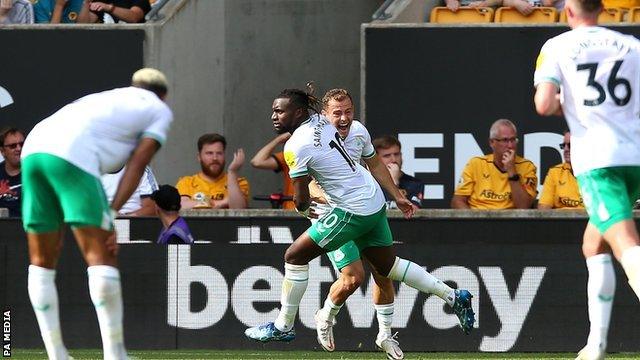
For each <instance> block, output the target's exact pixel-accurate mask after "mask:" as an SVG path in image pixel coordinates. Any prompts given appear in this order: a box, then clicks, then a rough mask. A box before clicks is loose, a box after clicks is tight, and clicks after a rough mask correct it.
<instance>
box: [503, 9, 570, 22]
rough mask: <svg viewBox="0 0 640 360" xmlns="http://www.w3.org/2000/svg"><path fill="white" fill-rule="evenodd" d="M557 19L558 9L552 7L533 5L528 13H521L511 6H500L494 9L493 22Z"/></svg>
mask: <svg viewBox="0 0 640 360" xmlns="http://www.w3.org/2000/svg"><path fill="white" fill-rule="evenodd" d="M557 20H558V11H557V10H556V9H555V8H552V7H534V8H533V12H532V13H531V14H529V15H522V14H521V13H520V12H519V11H518V10H516V9H515V8H512V7H500V8H498V10H496V16H495V19H494V22H496V23H511V24H523V23H534V24H535V23H537V24H540V23H554V22H556V21H557Z"/></svg>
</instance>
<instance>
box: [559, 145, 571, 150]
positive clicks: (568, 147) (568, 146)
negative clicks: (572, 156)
mask: <svg viewBox="0 0 640 360" xmlns="http://www.w3.org/2000/svg"><path fill="white" fill-rule="evenodd" d="M559 146H560V149H562V150H564V148H565V146H566V147H567V149H571V143H561V144H559Z"/></svg>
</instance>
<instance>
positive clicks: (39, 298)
mask: <svg viewBox="0 0 640 360" xmlns="http://www.w3.org/2000/svg"><path fill="white" fill-rule="evenodd" d="M55 279H56V271H55V270H51V269H47V268H43V267H40V266H35V265H29V275H28V278H27V290H28V292H29V299H30V300H31V306H33V311H34V312H35V313H36V319H38V325H39V327H40V334H41V335H42V341H44V347H45V348H46V349H47V355H48V356H49V359H52V360H61V359H67V358H68V357H69V353H68V352H67V348H66V347H65V346H64V343H63V342H62V332H61V331H60V315H59V313H58V290H57V289H56V282H55Z"/></svg>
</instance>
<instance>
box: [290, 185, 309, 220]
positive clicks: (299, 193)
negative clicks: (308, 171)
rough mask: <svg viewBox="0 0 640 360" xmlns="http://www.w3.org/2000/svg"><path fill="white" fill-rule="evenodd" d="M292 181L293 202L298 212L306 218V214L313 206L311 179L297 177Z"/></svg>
mask: <svg viewBox="0 0 640 360" xmlns="http://www.w3.org/2000/svg"><path fill="white" fill-rule="evenodd" d="M291 180H292V181H293V191H294V193H293V202H294V203H295V204H296V210H297V211H298V212H299V213H301V214H303V215H305V216H306V212H307V211H308V210H309V206H310V205H311V195H310V193H309V183H310V182H311V177H310V176H309V175H305V176H299V177H295V178H293V179H291Z"/></svg>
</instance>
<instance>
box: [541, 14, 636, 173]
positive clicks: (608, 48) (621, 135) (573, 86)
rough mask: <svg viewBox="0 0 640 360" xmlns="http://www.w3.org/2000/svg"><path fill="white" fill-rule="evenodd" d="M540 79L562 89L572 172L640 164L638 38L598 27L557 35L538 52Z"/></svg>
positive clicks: (582, 28)
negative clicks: (569, 139) (568, 133)
mask: <svg viewBox="0 0 640 360" xmlns="http://www.w3.org/2000/svg"><path fill="white" fill-rule="evenodd" d="M542 82H551V83H554V84H556V85H557V86H558V87H559V88H560V89H561V92H560V94H561V95H560V101H561V104H562V110H563V112H564V116H565V118H566V120H567V124H568V125H569V129H570V130H571V165H572V166H573V170H574V173H575V174H576V175H579V174H582V173H584V172H586V171H589V170H593V169H598V168H605V167H611V166H627V165H636V166H638V165H640V41H638V40H637V39H636V38H635V37H633V36H629V35H623V34H621V33H619V32H616V31H613V30H609V29H606V28H602V27H598V26H590V27H579V28H576V29H574V30H571V31H568V32H565V33H563V34H560V35H558V36H556V37H554V38H552V39H549V40H548V41H547V42H546V43H545V44H544V46H543V47H542V50H541V51H540V55H539V56H538V60H537V62H536V71H535V74H534V85H535V86H537V85H538V84H540V83H542Z"/></svg>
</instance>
